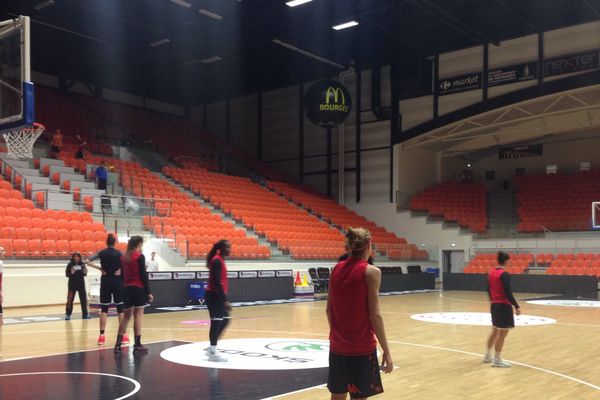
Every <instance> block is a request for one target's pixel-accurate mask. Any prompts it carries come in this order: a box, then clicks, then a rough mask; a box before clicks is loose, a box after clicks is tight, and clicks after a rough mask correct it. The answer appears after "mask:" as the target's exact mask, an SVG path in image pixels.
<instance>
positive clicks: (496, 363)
mask: <svg viewBox="0 0 600 400" xmlns="http://www.w3.org/2000/svg"><path fill="white" fill-rule="evenodd" d="M492 367H494V368H510V367H511V365H510V364H509V363H507V362H506V361H504V360H503V359H501V358H495V359H494V361H492Z"/></svg>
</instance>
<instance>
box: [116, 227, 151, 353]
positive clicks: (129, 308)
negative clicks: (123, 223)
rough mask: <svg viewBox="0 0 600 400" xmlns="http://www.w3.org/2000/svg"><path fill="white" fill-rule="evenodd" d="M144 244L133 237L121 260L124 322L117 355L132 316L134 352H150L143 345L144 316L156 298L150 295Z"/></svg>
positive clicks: (140, 239)
mask: <svg viewBox="0 0 600 400" xmlns="http://www.w3.org/2000/svg"><path fill="white" fill-rule="evenodd" d="M143 244H144V239H143V238H142V237H141V236H132V237H131V238H130V239H129V242H128V243H127V252H125V255H124V256H123V259H122V260H121V266H122V269H123V320H122V321H121V323H120V324H119V334H118V335H117V342H116V344H115V353H120V352H121V343H122V341H123V335H124V334H125V331H126V330H127V324H128V323H129V320H130V319H131V316H132V315H133V330H134V334H135V344H134V346H133V351H134V352H137V353H146V352H147V351H148V349H147V348H146V347H144V346H143V345H142V317H143V316H144V308H146V307H147V306H148V304H149V303H152V300H154V297H153V296H152V294H151V293H150V284H149V282H148V274H147V273H146V258H145V257H144V255H143V254H142V246H143Z"/></svg>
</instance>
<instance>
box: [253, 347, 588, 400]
mask: <svg viewBox="0 0 600 400" xmlns="http://www.w3.org/2000/svg"><path fill="white" fill-rule="evenodd" d="M388 342H389V343H394V344H400V345H404V346H412V347H421V348H426V349H433V350H442V351H448V352H452V353H458V354H466V355H469V356H474V357H478V358H481V357H483V355H482V354H479V353H473V352H471V351H465V350H457V349H451V348H448V347H441V346H432V345H428V344H420V343H410V342H402V341H397V340H388ZM506 361H508V362H510V363H512V364H514V365H519V366H521V367H525V368H530V369H533V370H536V371H540V372H544V373H547V374H551V375H555V376H558V377H559V378H563V379H566V380H570V381H573V382H575V383H579V384H581V385H585V386H588V387H590V388H592V389H594V390H598V391H600V386H598V385H594V384H593V383H589V382H586V381H584V380H581V379H579V378H575V377H574V376H570V375H566V374H563V373H560V372H557V371H553V370H550V369H546V368H542V367H536V366H535V365H531V364H525V363H522V362H519V361H512V360H506ZM489 368H491V367H489ZM394 369H397V367H396V368H394ZM325 386H326V385H317V386H312V387H309V388H305V389H301V390H297V391H294V392H289V393H283V394H280V395H277V396H273V397H268V398H265V399H262V400H271V399H277V398H282V397H286V396H291V395H293V394H296V393H302V392H307V391H309V390H313V389H319V388H323V387H325Z"/></svg>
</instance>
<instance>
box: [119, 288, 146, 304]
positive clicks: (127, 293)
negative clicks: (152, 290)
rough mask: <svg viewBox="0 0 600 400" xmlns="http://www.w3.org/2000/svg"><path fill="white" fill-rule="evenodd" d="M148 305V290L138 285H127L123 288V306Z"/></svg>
mask: <svg viewBox="0 0 600 400" xmlns="http://www.w3.org/2000/svg"><path fill="white" fill-rule="evenodd" d="M146 306H148V296H147V295H146V291H145V290H144V289H142V288H141V287H137V286H125V287H124V288H123V308H124V309H128V308H131V307H135V308H141V307H146Z"/></svg>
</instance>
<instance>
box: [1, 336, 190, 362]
mask: <svg viewBox="0 0 600 400" xmlns="http://www.w3.org/2000/svg"><path fill="white" fill-rule="evenodd" d="M164 342H186V340H175V339H166V340H155V341H154V342H146V343H144V344H155V343H164ZM124 347H127V348H128V347H129V346H124ZM108 349H112V347H110V346H109V347H105V346H102V347H100V346H98V347H97V348H95V349H82V350H74V351H66V352H63V353H52V354H44V355H38V356H24V357H15V358H7V359H5V360H0V364H1V363H5V362H9V361H19V360H29V359H32V358H43V357H54V356H62V355H65V354H75V353H85V352H88V351H101V350H108Z"/></svg>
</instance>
